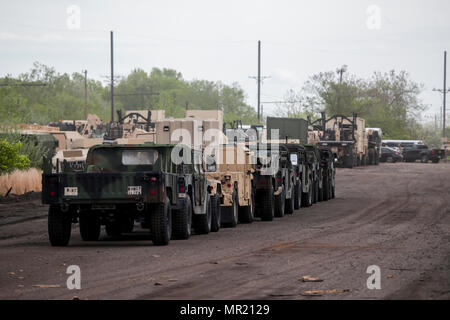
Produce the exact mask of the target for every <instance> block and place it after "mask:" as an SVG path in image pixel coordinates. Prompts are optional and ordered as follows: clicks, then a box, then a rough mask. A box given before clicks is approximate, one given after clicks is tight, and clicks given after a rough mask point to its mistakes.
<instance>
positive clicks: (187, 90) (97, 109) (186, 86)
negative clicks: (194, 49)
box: [0, 62, 257, 124]
mask: <svg viewBox="0 0 450 320" xmlns="http://www.w3.org/2000/svg"><path fill="white" fill-rule="evenodd" d="M115 82H116V84H115V87H114V96H115V97H114V101H115V109H116V110H117V109H122V110H136V109H140V110H142V109H164V110H166V116H168V117H184V114H185V110H186V104H188V108H190V109H217V110H222V111H223V112H224V119H225V120H226V121H231V120H235V119H241V120H243V122H244V123H247V124H251V123H256V122H257V115H256V112H255V111H254V109H253V108H252V107H251V106H249V105H248V104H247V103H246V102H245V100H246V97H245V93H244V90H243V89H242V88H241V87H240V86H239V84H237V83H233V84H231V85H227V84H224V83H222V82H214V81H207V80H191V81H188V80H185V79H184V78H183V76H182V74H181V73H180V72H177V71H176V70H172V69H158V68H153V69H152V70H151V71H150V72H146V71H144V70H142V69H135V70H132V71H131V72H130V74H128V75H127V76H126V77H123V78H120V79H117V80H115ZM30 83H31V84H33V86H27V84H30ZM0 84H3V86H0V114H1V118H0V119H1V122H3V123H13V124H14V123H37V124H47V123H49V122H51V121H58V120H80V119H83V118H84V91H85V84H84V75H83V74H82V73H77V72H75V73H73V74H71V75H69V74H67V73H62V74H61V73H58V72H57V71H56V70H55V69H54V68H52V67H49V66H46V65H43V64H41V63H39V62H35V63H34V64H33V67H32V68H31V70H30V71H29V72H27V73H23V74H20V75H19V76H17V77H12V76H11V75H7V76H5V77H3V78H0ZM37 85H42V86H37ZM87 92H88V113H94V114H97V115H98V116H99V117H100V118H101V119H102V120H103V121H109V120H110V118H111V113H110V105H111V92H110V86H109V85H108V84H107V83H106V84H103V83H102V82H101V81H98V80H94V79H88V80H87Z"/></svg>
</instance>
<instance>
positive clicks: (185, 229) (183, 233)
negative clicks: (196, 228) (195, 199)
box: [172, 194, 192, 240]
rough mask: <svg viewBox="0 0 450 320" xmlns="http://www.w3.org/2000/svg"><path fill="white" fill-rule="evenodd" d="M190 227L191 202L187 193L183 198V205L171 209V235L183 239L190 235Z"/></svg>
mask: <svg viewBox="0 0 450 320" xmlns="http://www.w3.org/2000/svg"><path fill="white" fill-rule="evenodd" d="M191 228H192V202H191V198H190V197H189V195H188V194H186V198H184V207H183V209H180V210H173V211H172V237H173V239H178V240H185V239H189V237H190V236H191Z"/></svg>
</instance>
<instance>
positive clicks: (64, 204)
mask: <svg viewBox="0 0 450 320" xmlns="http://www.w3.org/2000/svg"><path fill="white" fill-rule="evenodd" d="M61 211H62V212H67V211H69V204H67V203H66V202H63V204H62V205H61Z"/></svg>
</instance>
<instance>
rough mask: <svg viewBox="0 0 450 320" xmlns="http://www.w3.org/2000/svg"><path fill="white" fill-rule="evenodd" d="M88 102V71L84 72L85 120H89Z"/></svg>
mask: <svg viewBox="0 0 450 320" xmlns="http://www.w3.org/2000/svg"><path fill="white" fill-rule="evenodd" d="M87 101H88V91H87V70H84V119H87Z"/></svg>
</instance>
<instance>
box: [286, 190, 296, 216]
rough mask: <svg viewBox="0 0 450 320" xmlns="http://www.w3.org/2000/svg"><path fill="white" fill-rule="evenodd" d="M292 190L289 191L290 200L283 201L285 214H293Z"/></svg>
mask: <svg viewBox="0 0 450 320" xmlns="http://www.w3.org/2000/svg"><path fill="white" fill-rule="evenodd" d="M294 200H295V199H294V190H291V198H290V199H286V200H285V209H284V210H285V212H286V214H293V213H294Z"/></svg>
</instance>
